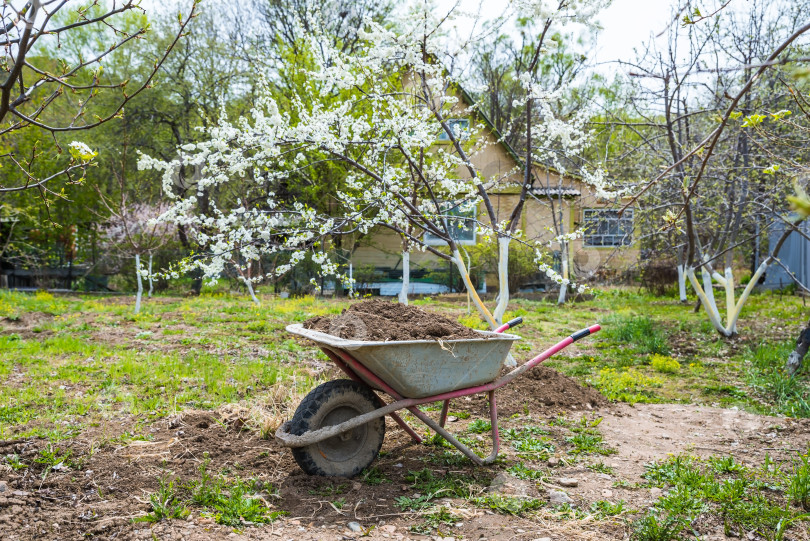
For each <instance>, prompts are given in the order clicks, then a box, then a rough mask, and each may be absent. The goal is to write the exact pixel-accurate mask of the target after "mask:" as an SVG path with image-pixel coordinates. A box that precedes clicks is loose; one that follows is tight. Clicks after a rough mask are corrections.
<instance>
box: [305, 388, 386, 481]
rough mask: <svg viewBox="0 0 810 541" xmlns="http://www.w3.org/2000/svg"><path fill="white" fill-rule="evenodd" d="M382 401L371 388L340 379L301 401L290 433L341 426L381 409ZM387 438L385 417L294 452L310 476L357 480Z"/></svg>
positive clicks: (315, 390)
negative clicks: (356, 476) (378, 408)
mask: <svg viewBox="0 0 810 541" xmlns="http://www.w3.org/2000/svg"><path fill="white" fill-rule="evenodd" d="M377 404H378V398H377V396H376V395H375V394H374V392H373V391H372V390H371V389H370V388H369V387H368V386H367V385H364V384H362V383H358V382H356V381H352V380H349V379H338V380H334V381H329V382H326V383H324V384H322V385H319V386H317V387H316V388H315V389H313V390H312V391H310V393H309V394H308V395H307V396H306V397H305V398H304V400H302V401H301V404H299V405H298V409H296V410H295V415H293V418H292V421H290V428H289V431H290V434H295V435H296V436H300V435H302V434H304V433H306V432H308V431H310V430H317V429H319V428H323V427H324V426H332V425H336V424H340V423H342V422H344V421H347V420H349V419H351V418H353V417H356V416H358V415H362V414H364V413H368V412H370V411H373V410H375V409H377V407H378V406H377ZM384 438H385V418H384V417H380V418H378V419H374V420H373V421H370V422H368V423H366V424H364V425H362V426H359V427H357V428H355V429H354V430H351V431H349V432H345V433H343V434H341V435H338V436H335V437H333V438H329V439H327V440H324V441H322V442H319V443H315V444H312V445H309V446H307V447H298V448H294V449H293V450H292V453H293V457H294V458H295V461H296V462H297V463H298V465H299V466H300V467H301V469H302V470H304V471H305V472H306V473H308V474H309V475H323V476H328V477H354V476H355V475H357V474H358V473H360V472H361V471H363V470H364V469H365V468H367V467H368V466H369V465H370V464H371V463H372V462H374V459H375V458H377V453H379V452H380V447H382V443H383V439H384Z"/></svg>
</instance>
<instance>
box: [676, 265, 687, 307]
mask: <svg viewBox="0 0 810 541" xmlns="http://www.w3.org/2000/svg"><path fill="white" fill-rule="evenodd" d="M678 296H679V297H680V301H681V302H686V301H687V299H686V272H685V271H684V267H683V265H678Z"/></svg>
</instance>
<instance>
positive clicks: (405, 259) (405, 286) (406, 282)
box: [399, 252, 411, 305]
mask: <svg viewBox="0 0 810 541" xmlns="http://www.w3.org/2000/svg"><path fill="white" fill-rule="evenodd" d="M410 282H411V254H410V252H402V289H400V290H399V302H400V304H404V305H407V304H408V290H409V289H410V287H411V283H410Z"/></svg>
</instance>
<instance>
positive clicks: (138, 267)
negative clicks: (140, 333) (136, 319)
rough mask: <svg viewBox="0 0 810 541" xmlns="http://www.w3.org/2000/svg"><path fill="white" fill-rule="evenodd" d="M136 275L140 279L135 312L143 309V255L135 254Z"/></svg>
mask: <svg viewBox="0 0 810 541" xmlns="http://www.w3.org/2000/svg"><path fill="white" fill-rule="evenodd" d="M135 277H136V278H137V280H138V293H137V294H136V295H135V313H136V314H137V313H140V311H141V297H142V296H143V282H142V281H141V256H140V254H135Z"/></svg>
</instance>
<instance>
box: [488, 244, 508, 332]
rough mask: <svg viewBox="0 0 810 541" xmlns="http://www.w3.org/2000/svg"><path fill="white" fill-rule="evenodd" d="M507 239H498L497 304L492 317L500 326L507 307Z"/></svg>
mask: <svg viewBox="0 0 810 541" xmlns="http://www.w3.org/2000/svg"><path fill="white" fill-rule="evenodd" d="M511 241H512V239H510V238H509V237H500V238H498V304H497V305H495V311H494V312H493V313H492V317H494V318H495V321H496V322H497V323H498V324H499V325H500V324H501V323H503V315H504V314H505V313H506V308H507V307H508V306H509V243H510V242H511Z"/></svg>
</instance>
